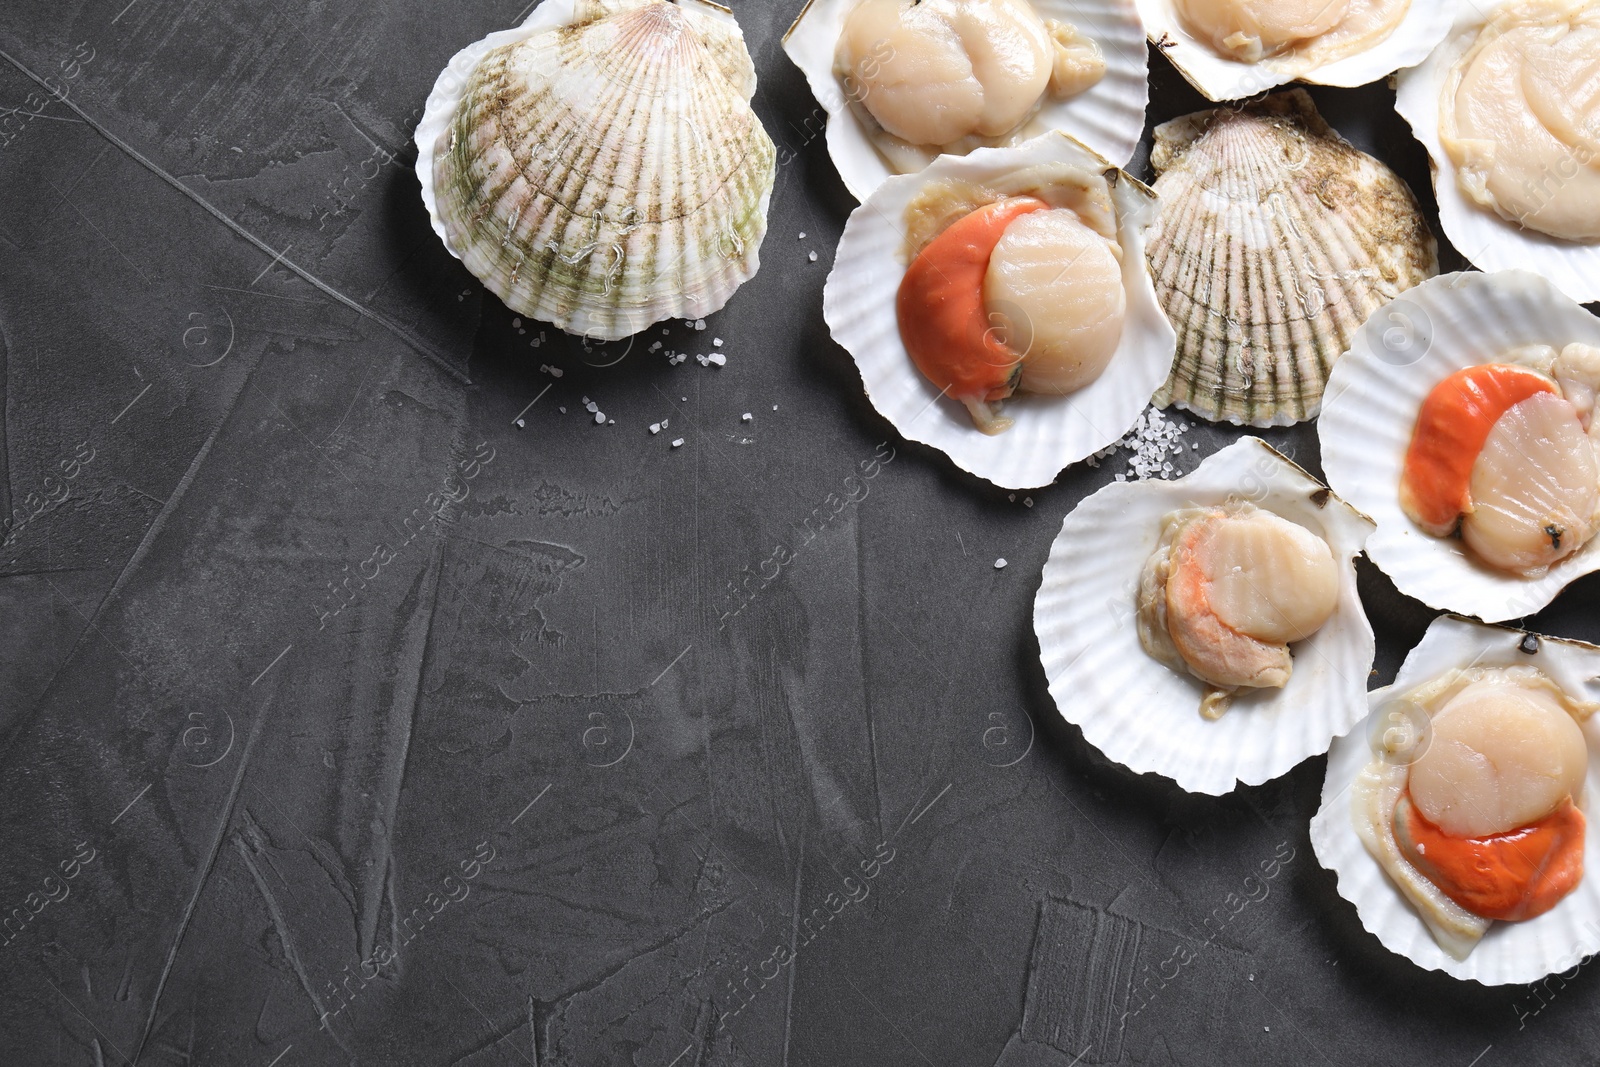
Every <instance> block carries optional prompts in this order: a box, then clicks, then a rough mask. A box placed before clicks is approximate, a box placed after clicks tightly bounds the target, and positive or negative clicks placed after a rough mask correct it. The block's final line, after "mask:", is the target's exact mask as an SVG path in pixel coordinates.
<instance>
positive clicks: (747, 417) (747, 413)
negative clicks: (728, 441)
mask: <svg viewBox="0 0 1600 1067" xmlns="http://www.w3.org/2000/svg"><path fill="white" fill-rule="evenodd" d="M752 417H753V416H752V415H751V414H750V413H749V412H748V411H747V412H745V413H744V414H743V415H740V416H739V418H741V419H743V420H744V421H745V422H749V421H750V420H751V418H752Z"/></svg>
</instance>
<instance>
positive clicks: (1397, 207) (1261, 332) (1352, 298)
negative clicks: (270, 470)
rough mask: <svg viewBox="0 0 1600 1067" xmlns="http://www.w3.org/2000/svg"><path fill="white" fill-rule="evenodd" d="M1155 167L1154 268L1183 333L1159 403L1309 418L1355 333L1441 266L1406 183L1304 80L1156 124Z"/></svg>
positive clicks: (1238, 416)
mask: <svg viewBox="0 0 1600 1067" xmlns="http://www.w3.org/2000/svg"><path fill="white" fill-rule="evenodd" d="M1150 163H1151V166H1152V167H1153V168H1154V169H1155V172H1156V174H1157V175H1158V177H1157V178H1156V182H1155V191H1156V195H1157V196H1159V197H1160V198H1161V199H1160V208H1159V212H1158V215H1157V222H1156V226H1155V228H1154V229H1153V230H1152V231H1151V233H1150V272H1151V274H1152V275H1153V276H1154V277H1155V283H1156V295H1157V297H1158V298H1159V299H1160V301H1161V306H1162V307H1163V308H1165V309H1166V313H1167V318H1168V319H1169V320H1171V322H1172V325H1173V327H1174V328H1175V329H1176V330H1177V331H1178V355H1177V359H1176V360H1175V361H1174V363H1173V367H1172V377H1171V378H1169V379H1168V380H1167V384H1166V385H1164V386H1162V388H1161V390H1160V392H1158V393H1157V394H1156V403H1157V404H1160V405H1163V406H1165V405H1167V404H1176V405H1177V406H1179V407H1181V408H1187V409H1188V410H1190V411H1192V412H1194V413H1195V414H1197V415H1199V416H1201V417H1202V418H1206V419H1211V420H1213V421H1219V422H1220V421H1227V422H1231V423H1234V424H1236V425H1237V424H1243V425H1248V426H1287V425H1289V424H1291V423H1296V422H1300V421H1302V420H1304V419H1309V418H1311V417H1312V416H1314V415H1316V413H1317V410H1318V408H1320V407H1321V404H1322V390H1323V386H1324V384H1325V383H1326V382H1327V378H1328V371H1329V369H1330V368H1331V367H1332V366H1333V361H1334V360H1336V359H1338V358H1339V355H1340V353H1342V352H1343V351H1344V350H1345V348H1346V347H1347V345H1348V343H1349V338H1350V335H1351V334H1353V333H1355V331H1356V329H1357V328H1358V327H1360V325H1361V324H1362V323H1363V322H1365V321H1366V319H1367V316H1368V315H1370V314H1371V313H1372V311H1373V310H1374V309H1375V308H1377V307H1378V306H1379V305H1380V304H1383V303H1384V302H1386V301H1388V300H1391V299H1393V298H1394V297H1395V296H1398V295H1399V294H1400V293H1401V292H1402V291H1404V290H1406V289H1409V288H1410V287H1411V286H1413V285H1415V284H1417V283H1418V282H1420V281H1422V280H1423V279H1425V278H1430V277H1432V276H1433V275H1435V274H1437V273H1438V271H1439V259H1438V246H1437V244H1436V242H1435V241H1434V239H1433V234H1432V233H1431V232H1430V231H1429V230H1428V224H1427V223H1426V222H1425V221H1424V220H1423V218H1422V213H1421V211H1420V209H1419V208H1418V206H1417V201H1416V198H1415V197H1414V196H1413V195H1412V194H1411V189H1410V188H1409V187H1408V186H1407V185H1406V183H1405V182H1404V181H1402V180H1401V179H1400V177H1399V175H1397V174H1395V173H1394V171H1392V170H1390V169H1389V168H1388V167H1387V166H1385V165H1384V164H1383V163H1381V162H1379V161H1378V160H1376V159H1373V158H1372V157H1371V156H1369V155H1367V154H1365V153H1364V152H1360V151H1358V150H1356V149H1355V148H1353V147H1351V145H1350V144H1349V143H1348V142H1347V141H1345V140H1344V138H1342V137H1340V136H1339V135H1338V134H1337V133H1336V132H1334V131H1333V130H1332V129H1330V128H1329V126H1328V124H1327V123H1326V122H1324V121H1323V120H1322V116H1321V115H1319V114H1318V113H1317V109H1316V106H1315V105H1314V104H1313V103H1312V102H1311V97H1310V96H1308V95H1307V94H1306V92H1305V91H1304V90H1303V89H1293V90H1290V91H1289V92H1285V93H1278V94H1276V95H1273V96H1269V97H1267V98H1266V99H1265V100H1262V101H1261V102H1259V103H1256V104H1252V105H1250V106H1249V107H1245V108H1242V109H1235V108H1218V109H1216V110H1214V111H1202V112H1198V113H1196V114H1193V115H1186V116H1184V117H1182V118H1178V119H1173V120H1172V121H1171V122H1167V123H1163V124H1162V125H1161V126H1158V127H1157V128H1156V131H1155V148H1154V150H1153V151H1152V152H1151V156H1150Z"/></svg>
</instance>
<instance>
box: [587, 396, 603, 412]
mask: <svg viewBox="0 0 1600 1067" xmlns="http://www.w3.org/2000/svg"><path fill="white" fill-rule="evenodd" d="M583 410H585V411H587V412H589V413H590V414H591V415H592V414H593V413H595V412H596V411H599V410H600V405H599V404H596V403H595V402H594V401H593V400H590V399H589V398H588V397H584V398H583Z"/></svg>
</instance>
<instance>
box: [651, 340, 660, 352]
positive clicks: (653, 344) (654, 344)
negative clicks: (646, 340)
mask: <svg viewBox="0 0 1600 1067" xmlns="http://www.w3.org/2000/svg"><path fill="white" fill-rule="evenodd" d="M650 351H652V352H659V351H661V342H660V341H652V342H650Z"/></svg>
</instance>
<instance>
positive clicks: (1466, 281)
mask: <svg viewBox="0 0 1600 1067" xmlns="http://www.w3.org/2000/svg"><path fill="white" fill-rule="evenodd" d="M1573 341H1582V342H1584V343H1585V344H1590V345H1600V319H1597V318H1595V316H1593V315H1591V314H1589V312H1587V311H1585V310H1584V309H1583V307H1581V306H1580V305H1578V304H1576V303H1574V302H1573V301H1572V300H1571V299H1569V298H1568V297H1566V296H1563V295H1562V294H1561V293H1560V292H1558V291H1557V290H1556V288H1555V287H1554V286H1553V285H1552V284H1551V283H1549V282H1547V281H1545V280H1544V279H1543V278H1541V277H1539V276H1538V275H1535V274H1529V273H1528V272H1526V271H1500V272H1498V273H1495V274H1479V273H1477V272H1475V271H1474V272H1468V273H1461V274H1444V275H1440V276H1439V277H1437V278H1433V279H1430V280H1429V281H1426V282H1423V283H1422V284H1421V285H1419V286H1417V287H1416V288H1415V289H1412V290H1411V291H1409V292H1407V293H1405V294H1404V295H1402V296H1400V297H1398V298H1396V299H1395V300H1393V301H1391V302H1390V303H1388V304H1386V305H1384V306H1383V307H1381V308H1379V309H1378V310H1377V311H1376V312H1375V313H1374V314H1373V316H1372V318H1370V319H1368V320H1367V322H1366V324H1365V325H1364V326H1362V327H1361V329H1360V330H1358V331H1357V332H1356V335H1355V337H1354V338H1353V339H1352V340H1351V345H1350V351H1349V352H1347V353H1345V355H1344V356H1343V357H1342V358H1341V359H1340V360H1339V362H1338V364H1336V365H1335V366H1334V368H1333V375H1332V376H1331V377H1330V379H1329V381H1328V391H1327V396H1326V397H1325V398H1324V401H1323V407H1322V418H1321V419H1320V420H1319V422H1318V434H1319V436H1320V438H1321V442H1322V466H1323V470H1324V471H1326V472H1327V478H1328V484H1329V485H1331V486H1332V487H1333V488H1334V491H1335V492H1337V493H1338V494H1339V495H1340V496H1342V497H1344V498H1345V499H1346V500H1348V501H1350V503H1351V504H1353V505H1355V506H1356V507H1358V508H1360V509H1361V510H1362V511H1364V512H1365V513H1366V514H1368V515H1371V516H1372V518H1373V520H1374V521H1376V522H1377V524H1378V529H1377V532H1376V533H1374V534H1373V535H1372V538H1371V540H1369V541H1368V542H1367V555H1368V556H1369V557H1370V558H1371V559H1372V562H1373V563H1375V564H1377V565H1378V567H1379V568H1380V569H1382V570H1383V572H1384V573H1386V574H1387V575H1388V576H1389V577H1390V579H1392V580H1393V581H1394V584H1395V587H1396V588H1397V589H1399V590H1400V591H1401V592H1402V593H1405V594H1406V595H1407V596H1412V597H1416V598H1417V599H1418V600H1420V601H1422V602H1423V603H1424V604H1427V605H1429V606H1431V607H1435V608H1441V609H1444V610H1447V611H1458V612H1461V613H1462V614H1465V615H1476V616H1477V617H1478V618H1480V619H1484V620H1485V621H1488V622H1501V621H1504V620H1506V619H1518V618H1522V617H1523V616H1526V615H1532V614H1533V613H1534V612H1536V611H1538V610H1539V609H1541V608H1543V607H1544V606H1545V605H1546V604H1549V603H1550V601H1552V600H1554V599H1555V597H1556V594H1557V593H1559V592H1561V590H1562V588H1563V587H1564V586H1566V585H1567V584H1568V583H1569V582H1572V581H1573V580H1575V579H1577V578H1580V577H1582V576H1583V575H1585V574H1588V573H1590V572H1591V571H1596V570H1600V538H1595V539H1594V540H1592V541H1590V542H1589V544H1588V545H1586V546H1585V547H1584V548H1582V549H1581V550H1579V551H1578V552H1575V553H1573V554H1572V555H1570V556H1568V557H1567V558H1566V559H1564V560H1562V561H1561V562H1559V563H1557V564H1555V565H1554V566H1553V567H1551V568H1550V570H1549V571H1548V572H1546V574H1545V575H1544V576H1543V577H1541V578H1522V577H1518V576H1516V575H1512V574H1506V573H1503V572H1500V571H1496V570H1492V569H1490V568H1489V567H1486V566H1484V565H1482V564H1481V563H1479V562H1477V561H1476V560H1475V559H1474V558H1473V557H1472V556H1471V555H1470V554H1468V552H1467V550H1466V549H1465V548H1463V547H1462V544H1461V542H1460V541H1459V540H1456V539H1454V538H1444V537H1434V536H1432V535H1431V534H1428V533H1426V532H1424V531H1423V530H1422V529H1421V528H1420V527H1418V526H1417V525H1416V524H1415V523H1413V522H1412V521H1411V519H1410V518H1408V517H1407V516H1406V514H1405V512H1404V511H1402V510H1401V508H1400V494H1399V489H1400V475H1401V472H1402V470H1403V469H1404V467H1405V457H1406V450H1407V449H1408V448H1409V447H1410V444H1411V432H1412V429H1413V428H1414V427H1415V425H1416V420H1417V412H1418V411H1419V410H1420V408H1421V407H1422V402H1423V400H1425V399H1426V398H1427V396H1428V393H1429V392H1430V391H1432V389H1433V387H1434V386H1435V385H1437V384H1438V383H1439V382H1440V381H1442V380H1443V379H1444V378H1446V377H1448V376H1449V375H1451V374H1454V373H1455V372H1456V371H1458V370H1462V369H1464V368H1466V367H1475V366H1478V365H1479V364H1482V363H1490V362H1493V361H1494V360H1496V359H1499V358H1500V357H1501V356H1502V355H1504V354H1505V353H1506V352H1507V351H1508V350H1510V349H1513V348H1516V347H1519V346H1521V345H1530V344H1551V345H1555V346H1556V347H1558V348H1559V347H1561V346H1563V345H1566V344H1569V343H1571V342H1573Z"/></svg>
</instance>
